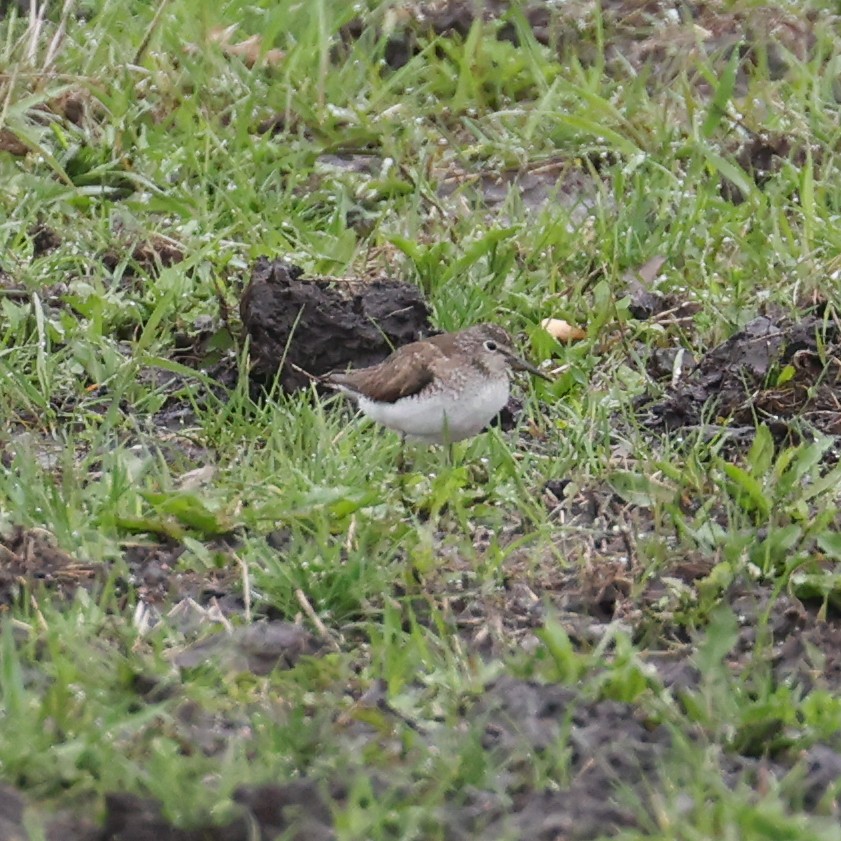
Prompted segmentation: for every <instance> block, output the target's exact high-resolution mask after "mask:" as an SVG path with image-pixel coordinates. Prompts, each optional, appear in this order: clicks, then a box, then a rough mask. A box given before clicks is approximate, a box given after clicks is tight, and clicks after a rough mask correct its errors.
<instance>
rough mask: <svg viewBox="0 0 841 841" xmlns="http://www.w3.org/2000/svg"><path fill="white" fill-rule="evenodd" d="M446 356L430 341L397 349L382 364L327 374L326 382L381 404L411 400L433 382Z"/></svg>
mask: <svg viewBox="0 0 841 841" xmlns="http://www.w3.org/2000/svg"><path fill="white" fill-rule="evenodd" d="M443 358H444V354H443V353H442V352H441V350H440V349H439V348H437V347H436V346H435V345H432V344H429V342H425V341H424V342H413V343H412V344H410V345H405V346H404V347H402V348H398V349H397V350H396V351H394V353H392V354H391V356H389V357H388V359H386V360H385V361H384V362H380V364H379V365H372V366H371V367H370V368H360V369H359V370H357V371H347V372H346V373H343V374H340V373H334V374H328V375H327V378H326V379H327V382H329V383H332V384H333V385H337V386H339V387H341V388H345V389H347V390H349V391H351V392H354V393H356V394H359V395H362V396H364V397H369V398H370V399H371V400H377V401H379V402H381V403H394V402H396V401H397V400H399V399H400V398H401V397H411V395H413V394H417V393H418V392H419V391H422V390H423V389H424V388H425V387H426V386H428V385H429V383H431V382H432V380H433V378H434V375H435V365H436V363H438V362H440V360H441V359H443Z"/></svg>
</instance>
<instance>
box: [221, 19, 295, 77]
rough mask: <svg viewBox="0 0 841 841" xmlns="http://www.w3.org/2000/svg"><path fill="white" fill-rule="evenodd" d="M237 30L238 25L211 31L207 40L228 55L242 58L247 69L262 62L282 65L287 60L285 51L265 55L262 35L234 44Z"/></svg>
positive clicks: (275, 50) (269, 52)
mask: <svg viewBox="0 0 841 841" xmlns="http://www.w3.org/2000/svg"><path fill="white" fill-rule="evenodd" d="M236 29H237V25H236V24H234V25H232V26H226V27H217V28H216V29H211V30H210V33H209V35H208V38H207V40H208V41H209V42H210V43H212V44H218V45H219V46H220V47H221V48H222V52H224V53H225V54H226V55H232V56H237V57H238V58H241V59H242V61H243V63H244V64H245V66H246V67H254V65H256V64H259V63H261V62H262V63H264V64H269V65H275V64H280V62H281V61H283V59H284V58H286V53H285V52H284V51H283V50H277V49H274V50H267V51H266V52H265V53H263V36H262V35H252V36H251V37H250V38H246V39H245V40H244V41H237V42H236V43H233V41H232V39H233V36H234V33H235V32H236Z"/></svg>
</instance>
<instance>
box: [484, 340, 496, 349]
mask: <svg viewBox="0 0 841 841" xmlns="http://www.w3.org/2000/svg"><path fill="white" fill-rule="evenodd" d="M485 350H496V342H494V341H492V340H491V339H488V340H487V341H486V342H485Z"/></svg>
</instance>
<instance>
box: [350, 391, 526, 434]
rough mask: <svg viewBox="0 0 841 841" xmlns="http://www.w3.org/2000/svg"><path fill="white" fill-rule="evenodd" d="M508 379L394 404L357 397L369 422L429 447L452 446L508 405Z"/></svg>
mask: <svg viewBox="0 0 841 841" xmlns="http://www.w3.org/2000/svg"><path fill="white" fill-rule="evenodd" d="M508 391H509V385H508V377H507V376H506V377H499V378H498V379H493V380H484V381H482V382H481V383H479V384H477V385H475V386H474V387H472V388H466V389H464V390H462V391H449V390H440V391H435V392H426V393H425V394H423V396H422V397H417V396H413V397H404V398H401V399H400V400H397V401H396V402H394V403H376V402H374V401H372V400H369V399H368V398H367V397H362V396H361V395H360V396H359V398H358V402H359V408H360V409H361V410H362V411H363V412H364V413H365V414H366V415H367V416H368V417H369V418H371V419H372V420H375V421H377V423H381V424H382V425H383V426H387V427H389V428H390V429H395V430H397V431H398V432H402V433H403V434H404V435H406V437H407V438H410V439H414V440H419V441H425V442H427V443H429V444H444V443H452V442H453V441H461V440H462V439H463V438H470V437H471V436H472V435H476V434H477V433H479V432H481V431H482V429H484V428H485V427H486V426H487V425H488V423H490V421H491V420H492V419H493V418H494V416H495V415H496V414H497V413H498V412H499V411H500V409H502V407H503V406H505V404H506V403H507V402H508Z"/></svg>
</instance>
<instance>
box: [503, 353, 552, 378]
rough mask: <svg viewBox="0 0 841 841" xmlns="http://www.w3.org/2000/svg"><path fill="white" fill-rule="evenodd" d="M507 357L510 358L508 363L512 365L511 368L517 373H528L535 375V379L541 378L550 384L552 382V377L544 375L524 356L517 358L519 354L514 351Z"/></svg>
mask: <svg viewBox="0 0 841 841" xmlns="http://www.w3.org/2000/svg"><path fill="white" fill-rule="evenodd" d="M506 356H507V357H508V361H509V362H510V363H511V367H512V368H513V369H514V370H515V371H528V372H529V373H530V374H534V376H535V377H540V378H541V379H542V380H546V382H548V383H551V382H552V378H551V377H549V376H547V375H546V374H544V373H543V371H541V370H540V369H539V368H535V367H534V365H532V364H531V362H527V361H526V360H525V359H523V357H522V356H517V354H516V353H514V352H513V351H509V352H508V353H507V354H506Z"/></svg>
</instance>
